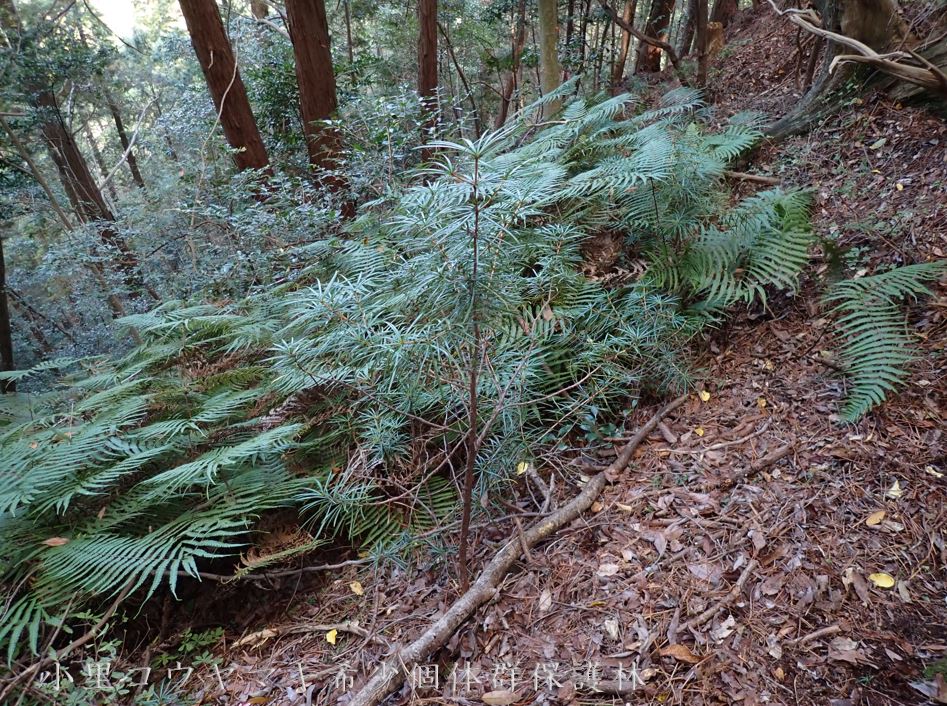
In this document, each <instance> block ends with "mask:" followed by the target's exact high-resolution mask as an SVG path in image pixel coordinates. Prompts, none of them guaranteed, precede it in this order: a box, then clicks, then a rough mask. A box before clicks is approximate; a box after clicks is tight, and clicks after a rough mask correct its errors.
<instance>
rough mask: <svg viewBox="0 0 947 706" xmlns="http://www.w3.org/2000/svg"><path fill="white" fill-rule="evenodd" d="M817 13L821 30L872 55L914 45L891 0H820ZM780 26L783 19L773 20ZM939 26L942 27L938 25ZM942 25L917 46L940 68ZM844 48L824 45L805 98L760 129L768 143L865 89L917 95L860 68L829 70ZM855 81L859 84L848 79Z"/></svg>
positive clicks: (946, 57) (943, 62)
mask: <svg viewBox="0 0 947 706" xmlns="http://www.w3.org/2000/svg"><path fill="white" fill-rule="evenodd" d="M817 9H818V12H819V16H820V18H821V27H822V28H823V29H826V30H828V31H831V32H836V33H840V34H843V35H845V36H847V37H850V38H852V39H855V40H858V41H860V42H862V43H863V44H866V45H867V46H869V47H870V48H872V49H874V50H875V51H877V52H881V53H884V52H888V51H892V50H897V49H901V48H902V47H903V48H905V49H909V50H910V49H913V48H914V47H915V46H916V44H917V41H916V39H915V38H914V37H912V36H911V35H910V32H909V29H908V27H907V25H906V24H905V23H904V21H903V20H902V19H901V17H900V15H899V12H898V7H897V4H896V3H895V2H894V0H820V1H819V2H818V3H817ZM777 20H778V21H780V22H786V23H787V25H788V24H789V23H788V21H787V20H785V18H777ZM943 24H947V23H944V22H942V25H943ZM945 29H947V27H945V26H941V27H939V28H938V29H937V30H935V32H934V35H935V36H938V39H937V40H935V41H934V42H933V43H931V44H930V45H928V46H921V47H919V52H918V53H919V55H920V56H923V57H925V58H926V59H928V60H929V61H931V62H932V63H933V64H935V65H937V66H940V67H941V69H943V68H944V67H947V40H945V37H944V36H941V35H942V34H943V32H944V30H945ZM844 53H850V50H848V49H846V48H845V47H842V46H841V45H839V44H838V43H836V42H832V41H826V43H825V51H824V54H825V57H824V59H823V61H822V65H821V69H820V70H819V73H818V75H817V76H816V78H815V80H814V81H813V83H812V86H811V88H810V89H809V91H808V92H807V93H806V95H805V96H803V98H802V99H801V100H800V101H799V102H798V103H797V104H796V105H795V106H794V107H793V109H792V110H790V111H789V112H788V113H786V115H784V116H783V117H782V118H780V119H779V120H777V121H776V122H775V123H773V124H772V125H770V126H769V127H768V128H767V129H766V133H767V135H768V136H769V137H771V138H772V139H782V138H784V137H788V136H789V135H795V134H799V133H803V132H806V131H807V130H809V129H810V128H811V127H812V126H813V125H815V124H816V123H818V122H819V121H821V120H824V119H825V118H827V117H829V116H830V115H832V114H834V113H835V112H837V111H838V110H839V109H840V108H841V106H842V105H843V104H844V102H845V101H846V100H849V99H851V98H852V97H854V96H856V95H858V94H861V93H864V92H865V91H866V90H868V87H869V86H876V87H879V88H881V89H883V90H886V91H888V93H889V94H891V95H892V96H894V97H897V98H898V99H905V98H906V97H908V96H917V95H918V94H920V93H921V92H923V89H921V88H919V87H918V86H914V85H912V84H908V83H906V82H905V81H902V80H899V79H896V78H891V77H888V76H885V75H881V76H871V75H870V73H869V72H868V71H867V70H866V67H864V66H863V65H857V66H856V65H853V64H847V63H846V64H841V65H839V66H836V68H835V70H834V71H832V72H830V71H829V69H830V67H831V66H832V61H833V59H834V58H835V57H836V56H839V55H840V54H844ZM853 79H860V80H853Z"/></svg>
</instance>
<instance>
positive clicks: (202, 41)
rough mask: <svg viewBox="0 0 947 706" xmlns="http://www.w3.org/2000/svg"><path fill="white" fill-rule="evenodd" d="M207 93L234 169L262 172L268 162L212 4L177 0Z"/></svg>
mask: <svg viewBox="0 0 947 706" xmlns="http://www.w3.org/2000/svg"><path fill="white" fill-rule="evenodd" d="M178 1H179V4H180V5H181V12H182V13H183V14H184V21H185V23H186V24H187V31H188V33H189V34H190V35H191V44H192V46H193V47H194V53H195V54H196V55H197V60H198V62H199V63H200V65H201V71H203V72H204V79H205V80H206V81H207V89H208V90H209V91H210V95H211V98H212V99H213V101H214V108H215V109H216V110H217V114H218V115H219V116H220V124H221V125H222V126H223V129H224V135H225V136H226V138H227V142H228V144H229V145H230V146H231V147H232V148H233V149H234V150H237V152H236V154H234V162H235V163H236V165H237V169H240V170H243V169H266V168H267V167H268V165H269V158H268V157H267V154H266V147H265V146H264V144H263V138H262V137H260V131H259V130H258V129H257V124H256V119H255V118H254V117H253V110H252V109H251V108H250V101H249V99H248V98H247V91H246V89H245V88H244V86H243V81H242V80H241V78H240V71H239V69H238V68H237V63H236V60H235V59H234V55H233V48H232V47H231V46H230V39H229V38H228V37H227V33H226V32H225V31H224V23H223V21H222V20H221V19H220V11H219V10H218V9H217V3H216V0H178Z"/></svg>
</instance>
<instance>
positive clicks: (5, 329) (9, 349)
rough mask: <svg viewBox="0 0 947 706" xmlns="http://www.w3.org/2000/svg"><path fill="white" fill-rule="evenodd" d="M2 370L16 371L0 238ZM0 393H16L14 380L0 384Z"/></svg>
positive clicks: (0, 365)
mask: <svg viewBox="0 0 947 706" xmlns="http://www.w3.org/2000/svg"><path fill="white" fill-rule="evenodd" d="M0 369H2V370H3V371H8V370H16V366H15V365H14V363H13V334H12V332H11V327H10V302H9V300H8V298H7V264H6V260H5V259H4V255H3V238H2V237H0ZM0 392H16V383H15V382H14V381H13V380H4V381H3V382H2V383H0Z"/></svg>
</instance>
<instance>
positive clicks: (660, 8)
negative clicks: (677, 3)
mask: <svg viewBox="0 0 947 706" xmlns="http://www.w3.org/2000/svg"><path fill="white" fill-rule="evenodd" d="M673 12H674V0H652V2H651V11H650V12H648V21H647V23H646V24H645V30H644V33H645V34H646V35H647V36H649V37H654V38H655V39H657V40H659V41H661V42H666V41H667V36H668V27H669V26H670V24H671V14H672V13H673ZM661 54H662V52H661V49H660V48H659V47H656V46H653V45H651V44H646V43H645V42H642V43H641V46H639V47H638V62H637V64H635V73H657V72H658V71H660V70H661Z"/></svg>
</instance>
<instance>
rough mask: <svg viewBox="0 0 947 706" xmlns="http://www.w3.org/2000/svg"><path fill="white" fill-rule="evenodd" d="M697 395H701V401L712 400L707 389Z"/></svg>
mask: <svg viewBox="0 0 947 706" xmlns="http://www.w3.org/2000/svg"><path fill="white" fill-rule="evenodd" d="M697 396H698V397H700V401H701V402H708V401H709V400H710V393H709V392H707V390H701V391H700V392H698V393H697Z"/></svg>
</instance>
